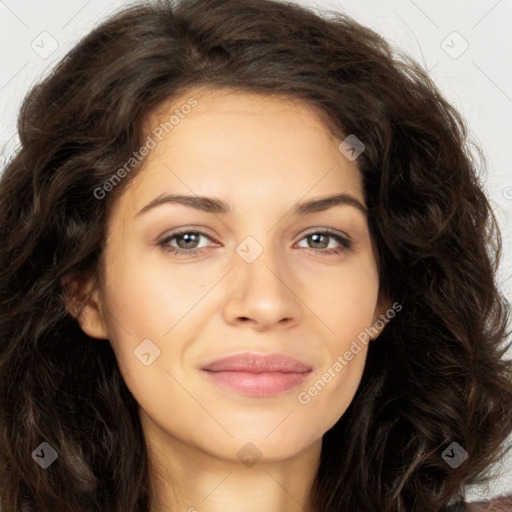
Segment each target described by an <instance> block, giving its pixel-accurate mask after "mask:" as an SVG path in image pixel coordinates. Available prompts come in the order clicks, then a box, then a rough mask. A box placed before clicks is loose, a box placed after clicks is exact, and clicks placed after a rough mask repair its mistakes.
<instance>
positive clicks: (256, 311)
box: [223, 244, 302, 331]
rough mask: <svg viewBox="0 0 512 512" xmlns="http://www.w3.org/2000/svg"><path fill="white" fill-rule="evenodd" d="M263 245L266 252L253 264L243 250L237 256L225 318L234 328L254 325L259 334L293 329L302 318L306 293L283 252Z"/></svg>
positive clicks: (227, 286)
mask: <svg viewBox="0 0 512 512" xmlns="http://www.w3.org/2000/svg"><path fill="white" fill-rule="evenodd" d="M241 245H242V244H241ZM260 245H261V247H262V248H263V252H261V254H260V255H259V256H258V257H257V258H256V259H255V260H254V261H252V262H250V261H251V258H246V257H245V255H244V254H243V252H242V251H240V253H237V252H234V254H233V267H234V268H233V270H232V271H231V272H230V275H229V278H228V281H227V283H226V285H225V286H226V301H225V303H224V311H223V314H224V318H225V320H226V322H227V323H229V324H231V325H242V324H250V325H252V327H253V328H254V329H255V330H258V331H264V330H268V329H270V328H272V327H274V326H276V325H278V326H282V327H283V328H289V327H292V326H293V325H295V324H296V323H297V322H298V321H299V319H300V314H301V305H300V304H301V297H300V295H301V292H302V290H300V289H299V288H300V287H299V284H298V281H297V279H296V278H295V277H294V276H293V272H292V270H291V268H290V266H289V265H288V264H287V262H286V258H285V256H284V254H283V253H282V251H281V250H280V249H279V248H272V247H271V245H270V244H260ZM245 248H247V246H245ZM250 249H251V250H254V249H255V248H254V247H251V248H250ZM259 250H261V249H259ZM258 252H259V251H258ZM241 255H242V256H241Z"/></svg>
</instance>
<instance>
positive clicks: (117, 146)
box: [0, 0, 512, 512]
mask: <svg viewBox="0 0 512 512" xmlns="http://www.w3.org/2000/svg"><path fill="white" fill-rule="evenodd" d="M19 134H20V140H21V143H22V147H21V149H20V150H19V151H18V153H17V154H16V155H15V156H14V158H13V159H12V160H11V161H10V162H9V164H8V166H7V168H6V169H5V171H4V173H3V175H2V179H1V182H0V225H1V229H2V234H3V244H2V246H1V249H0V254H1V259H0V263H1V265H0V267H1V269H2V270H1V272H2V274H1V281H0V283H1V286H0V290H1V297H0V301H1V313H0V326H1V327H0V329H1V330H0V349H1V350H0V354H1V356H0V388H1V393H0V396H1V397H2V398H1V401H0V411H1V414H0V418H1V420H0V421H1V424H0V427H1V433H2V435H1V443H0V447H1V459H0V460H1V464H0V481H1V506H2V507H3V509H4V510H5V511H6V512H11V511H18V510H37V511H43V512H46V511H55V510H59V511H68V510H69V511H71V510H73V511H75V512H76V511H79V512H82V511H84V512H85V511H88V512H89V511H102V512H105V511H112V512H114V511H119V512H120V511H123V512H125V511H133V512H138V511H151V512H163V511H170V510H172V511H175V510H188V511H189V512H192V511H203V510H204V511H208V512H216V511H220V510H222V511H224V512H225V511H227V510H237V511H238V512H240V511H249V510H251V511H255V510H265V511H266V512H275V511H283V510H286V511H299V510H305V511H309V512H319V511H322V512H327V511H328V512H337V511H345V510H350V511H396V512H398V511H449V510H450V511H455V510H457V511H459V510H466V509H467V504H466V503H465V502H464V497H465V486H466V485H468V484H473V483H479V482H482V481H483V479H484V476H485V472H486V470H487V469H488V468H489V467H490V465H491V464H492V463H494V462H496V461H498V460H499V459H500V457H501V456H502V454H503V453H504V451H505V449H506V445H505V441H506V438H507V436H508V435H509V434H510V433H511V432H512V388H511V383H510V377H511V374H512V368H511V362H510V361H508V360H505V359H504V354H505V350H506V347H505V346H504V345H503V343H504V341H505V340H506V334H507V333H506V321H507V308H506V302H505V300H504V298H503V296H502V295H500V293H499V290H498V289H497V287H496V284H495V272H496V265H497V262H498V260H499V255H500V234H499V230H498V228H497V225H496V221H495V218H494V216H493V213H492V210H491V208H490V206H489V202H488V200H487V198H486V196H485V194H484V191H483V190H482V187H481V185H480V183H479V181H478V176H477V166H476V164H475V162H474V161H473V160H472V158H471V157H470V156H469V151H468V147H467V143H466V130H465V126H464V123H463V121H462V119H461V117H460V116H459V114H458V113H457V112H456V111H455V110H454V109H453V108H452V107H451V106H450V105H449V104H448V103H447V102H446V100H445V99H444V98H443V97H442V96H441V95H440V93H439V92H438V91H437V89H436V88H435V86H434V84H433V83H432V82H431V81H430V79H429V77H428V76H427V74H426V73H425V72H424V71H423V70H422V69H421V68H420V67H419V66H418V65H417V64H415V63H414V62H412V61H410V60H408V59H407V58H406V57H404V56H400V55H398V54H394V53H393V52H392V50H391V48H390V47H389V46H388V44H387V43H386V42H385V41H383V40H382V38H380V37H379V36H378V35H377V34H375V33H374V32H372V31H371V30H369V29H367V28H365V27H362V26H360V25H358V24H357V23H355V22H354V21H353V20H351V19H350V18H348V17H346V16H344V15H341V14H338V15H334V14H333V15H332V16H331V17H327V16H326V17H324V18H322V17H320V16H319V15H316V14H313V13H312V12H310V11H308V10H306V9H304V8H301V7H299V6H296V5H293V4H287V3H281V2H274V1H271V0H248V1H244V2H241V1H237V0H227V1H226V0H207V1H205V0H188V1H187V0H184V1H182V2H180V3H178V4H176V5H173V4H170V3H169V4H168V3H165V2H161V3H159V4H153V5H145V6H135V7H131V8H128V9H126V10H125V11H123V12H120V13H118V14H116V15H115V16H114V17H112V18H111V19H109V20H107V21H106V22H105V23H104V24H102V25H101V26H99V27H98V28H96V29H95V30H94V31H93V32H92V33H91V34H89V35H88V36H87V37H86V38H85V39H84V40H83V41H81V42H80V44H78V45H77V47H76V48H74V49H73V50H72V51H71V52H70V53H69V54H68V56H67V57H66V58H65V59H63V61H62V62H61V63H60V64H59V65H58V67H57V68H56V69H55V71H54V72H53V73H52V74H51V75H50V76H49V77H48V78H47V79H46V80H45V81H44V82H43V83H41V84H40V85H38V86H36V87H35V88H34V89H33V90H32V91H31V93H30V94H29V96H28V97H27V98H26V100H25V102H24V104H23V106H22V109H21V113H20V120H19ZM317 244H319V245H317ZM475 506H476V505H475Z"/></svg>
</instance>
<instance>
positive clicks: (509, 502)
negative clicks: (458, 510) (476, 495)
mask: <svg viewBox="0 0 512 512" xmlns="http://www.w3.org/2000/svg"><path fill="white" fill-rule="evenodd" d="M468 512H512V495H511V496H502V497H501V498H495V499H493V500H491V501H476V502H473V503H468Z"/></svg>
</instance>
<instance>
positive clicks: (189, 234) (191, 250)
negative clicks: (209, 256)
mask: <svg viewBox="0 0 512 512" xmlns="http://www.w3.org/2000/svg"><path fill="white" fill-rule="evenodd" d="M200 238H207V239H208V240H211V238H210V236H209V235H208V234H206V233H205V232H204V231H200V230H194V231H192V230H190V229H189V230H187V229H183V230H181V231H176V232H175V233H172V234H171V235H169V236H168V237H166V238H164V239H163V240H160V241H159V242H158V245H159V246H160V247H162V249H163V250H164V251H165V252H168V253H171V254H184V255H185V254H186V255H187V256H194V255H198V254H200V253H202V252H203V251H202V250H201V249H198V248H197V247H196V244H197V243H198V242H199V239H200ZM173 240H176V244H177V245H178V247H175V246H173V245H171V244H170V243H171V242H172V241H173Z"/></svg>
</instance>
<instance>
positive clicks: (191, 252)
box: [158, 229, 353, 256]
mask: <svg viewBox="0 0 512 512" xmlns="http://www.w3.org/2000/svg"><path fill="white" fill-rule="evenodd" d="M184 234H194V235H203V236H204V237H206V238H208V239H209V240H211V237H210V236H209V235H208V234H207V233H205V232H204V231H201V230H200V229H196V230H191V229H183V230H179V231H176V232H175V233H172V234H171V235H169V236H167V237H165V238H164V239H162V240H160V241H159V242H158V246H159V247H161V248H162V250H164V251H165V252H166V253H170V254H174V255H180V254H181V255H186V256H199V255H201V253H202V252H203V249H180V248H178V247H173V246H171V245H169V242H170V241H171V240H173V239H174V238H177V237H179V236H180V235H184ZM311 235H328V236H329V237H331V238H334V239H335V240H336V241H337V242H338V243H339V244H340V245H341V247H340V248H337V249H311V248H309V249H307V250H309V251H312V252H313V253H315V254H318V253H320V254H324V255H331V256H334V255H337V254H341V253H342V252H346V251H350V250H351V249H352V248H353V242H352V240H349V239H348V238H345V237H343V236H341V235H339V234H338V233H337V232H335V231H332V230H330V229H323V230H319V231H313V232H311V233H307V234H306V235H304V237H303V238H301V240H303V239H304V238H307V237H308V236H311Z"/></svg>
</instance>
